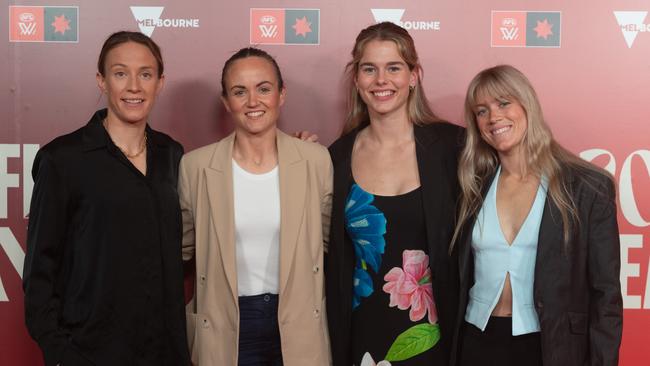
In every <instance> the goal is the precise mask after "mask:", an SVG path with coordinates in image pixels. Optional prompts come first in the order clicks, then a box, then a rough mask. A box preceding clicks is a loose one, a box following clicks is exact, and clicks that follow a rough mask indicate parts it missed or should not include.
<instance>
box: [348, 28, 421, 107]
mask: <svg viewBox="0 0 650 366" xmlns="http://www.w3.org/2000/svg"><path fill="white" fill-rule="evenodd" d="M416 82H417V73H416V72H415V71H411V70H409V67H408V65H407V64H406V62H405V61H404V59H402V57H401V56H400V54H399V51H398V49H397V44H395V42H393V41H380V40H374V41H370V42H368V44H367V45H366V46H365V48H364V50H363V56H362V57H361V60H360V61H359V67H358V70H357V75H356V78H355V85H356V87H357V89H358V90H359V95H360V96H361V99H363V101H364V102H365V103H366V105H367V106H368V113H369V115H370V117H371V118H373V117H375V118H376V117H379V116H387V115H392V114H400V113H401V114H404V115H407V102H408V97H409V87H410V86H415V83H416Z"/></svg>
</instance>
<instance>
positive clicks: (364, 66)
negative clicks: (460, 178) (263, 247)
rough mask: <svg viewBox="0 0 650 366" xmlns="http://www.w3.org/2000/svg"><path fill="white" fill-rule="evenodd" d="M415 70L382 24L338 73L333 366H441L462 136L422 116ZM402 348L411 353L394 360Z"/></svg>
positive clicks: (450, 307)
mask: <svg viewBox="0 0 650 366" xmlns="http://www.w3.org/2000/svg"><path fill="white" fill-rule="evenodd" d="M421 71H422V70H421V66H420V64H419V60H418V57H417V53H416V51H415V46H414V43H413V39H412V38H411V37H410V35H409V34H408V32H407V31H406V30H404V29H403V28H401V27H399V26H397V25H395V24H392V23H379V24H376V25H373V26H370V27H368V28H366V29H364V30H363V31H361V33H360V34H359V36H358V37H357V40H356V43H355V45H354V48H353V50H352V61H350V62H349V63H348V65H347V76H348V88H349V106H350V109H349V113H348V117H347V123H346V126H345V129H344V133H343V136H342V137H341V138H339V139H338V140H337V141H336V142H334V144H332V146H331V147H330V154H331V156H332V160H333V164H334V197H333V210H332V226H331V232H330V243H329V252H328V254H327V257H326V264H325V266H326V267H325V268H326V278H327V280H326V281H325V282H326V290H327V317H328V321H329V333H330V339H331V349H332V358H333V364H334V365H335V366H350V365H353V364H355V365H372V364H373V363H374V362H375V361H376V362H380V360H387V361H390V362H394V361H400V362H399V363H398V364H399V365H413V364H415V365H421V364H431V363H436V364H438V363H440V364H446V363H447V362H448V357H449V351H450V347H451V340H452V334H453V322H454V320H455V316H456V312H457V302H456V300H457V280H458V279H457V268H456V263H457V262H456V260H454V261H452V260H450V258H449V256H448V254H447V251H448V243H449V240H450V239H451V233H452V229H453V219H454V212H455V203H456V199H457V196H458V182H457V179H456V169H457V158H458V154H459V153H460V143H461V142H462V131H463V130H462V128H460V127H458V126H455V125H452V124H449V123H445V122H442V121H440V120H439V119H438V118H437V117H436V116H435V115H434V114H433V112H432V111H431V110H430V108H429V106H428V102H427V100H426V97H425V95H424V90H423V88H422V85H421V76H422V73H421ZM355 215H356V216H355ZM368 222H369V224H368ZM359 230H361V231H363V230H365V234H364V233H363V232H360V231H359ZM368 230H370V231H372V233H371V232H369V231H368ZM366 234H367V235H366ZM391 267H392V269H391ZM402 267H403V268H402ZM409 337H410V338H409ZM406 338H409V339H411V341H413V340H415V339H417V340H418V342H420V345H421V346H420V347H411V348H410V349H409V350H406V348H407V347H405V345H406V344H407V343H409V342H408V341H407V342H402V341H403V340H404V339H406ZM411 346H412V344H411Z"/></svg>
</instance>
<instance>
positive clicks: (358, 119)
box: [342, 22, 440, 135]
mask: <svg viewBox="0 0 650 366" xmlns="http://www.w3.org/2000/svg"><path fill="white" fill-rule="evenodd" d="M375 40H378V41H392V42H395V44H396V45H397V50H398V52H399V55H400V56H401V57H402V59H404V62H406V64H407V65H408V68H409V70H410V71H414V70H415V72H416V73H417V75H418V82H417V83H416V85H415V88H414V89H413V90H412V91H411V92H410V93H409V96H408V116H409V119H410V121H411V122H412V123H415V124H418V125H422V124H429V123H434V122H438V121H440V119H439V118H438V117H437V116H436V115H435V114H434V113H433V111H432V110H431V107H429V101H428V100H427V97H426V95H425V94H424V89H423V88H422V83H421V82H422V77H423V72H422V66H421V65H420V61H419V58H418V54H417V52H416V50H415V43H414V42H413V38H411V35H410V34H409V33H408V31H406V29H404V28H402V27H400V26H398V25H396V24H393V23H390V22H382V23H377V24H374V25H371V26H369V27H367V28H365V29H364V30H362V31H361V32H360V33H359V35H358V36H357V39H356V42H355V43H354V47H353V48H352V60H350V62H348V64H347V65H346V67H345V84H346V88H347V90H348V96H347V110H348V111H347V116H346V118H345V126H344V127H343V133H342V135H345V134H346V133H348V132H350V131H351V130H353V129H355V128H356V127H357V126H359V125H361V124H363V123H368V122H369V121H370V117H369V115H368V106H367V105H366V103H365V102H364V101H363V100H362V99H361V96H360V95H359V92H358V91H357V88H356V86H355V83H354V81H355V80H356V78H357V74H358V72H359V62H360V61H361V58H362V57H363V52H364V50H365V47H366V45H367V44H368V43H369V42H370V41H375Z"/></svg>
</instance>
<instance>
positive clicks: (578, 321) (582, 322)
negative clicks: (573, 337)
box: [567, 312, 589, 334]
mask: <svg viewBox="0 0 650 366" xmlns="http://www.w3.org/2000/svg"><path fill="white" fill-rule="evenodd" d="M567 314H568V316H569V329H570V330H571V333H573V334H587V328H588V327H589V318H588V316H587V314H585V313H573V312H567Z"/></svg>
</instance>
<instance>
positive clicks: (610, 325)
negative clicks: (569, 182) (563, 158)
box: [588, 181, 623, 366]
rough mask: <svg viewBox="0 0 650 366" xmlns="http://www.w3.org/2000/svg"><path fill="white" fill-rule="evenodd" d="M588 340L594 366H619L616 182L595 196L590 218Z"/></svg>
mask: <svg viewBox="0 0 650 366" xmlns="http://www.w3.org/2000/svg"><path fill="white" fill-rule="evenodd" d="M588 228H589V232H588V233H589V238H588V240H589V249H588V250H589V258H588V260H589V264H588V268H589V283H590V289H589V292H590V302H589V307H590V309H589V341H590V347H589V350H590V360H591V363H590V364H591V365H594V366H595V365H601V366H605V365H608V366H616V365H618V352H619V346H620V344H621V337H622V330H623V300H622V297H621V283H620V270H621V259H620V253H621V251H620V242H619V233H618V224H617V222H616V201H615V187H614V183H613V182H611V181H608V182H607V183H606V184H605V185H604V187H602V193H596V194H595V198H594V201H593V203H592V206H591V213H590V216H589V223H588Z"/></svg>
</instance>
